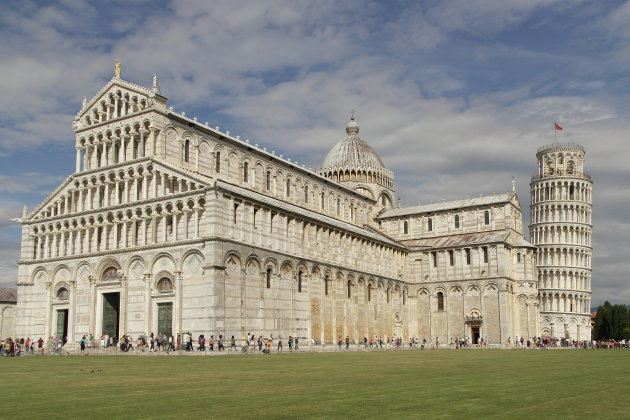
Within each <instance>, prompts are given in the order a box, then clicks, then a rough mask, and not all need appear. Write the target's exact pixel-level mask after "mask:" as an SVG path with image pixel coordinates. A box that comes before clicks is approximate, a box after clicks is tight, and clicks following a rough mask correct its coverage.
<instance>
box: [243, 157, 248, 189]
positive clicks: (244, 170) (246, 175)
mask: <svg viewBox="0 0 630 420" xmlns="http://www.w3.org/2000/svg"><path fill="white" fill-rule="evenodd" d="M248 181H249V163H247V162H245V163H243V182H244V183H246V184H247V182H248Z"/></svg>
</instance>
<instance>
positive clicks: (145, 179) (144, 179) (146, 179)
mask: <svg viewBox="0 0 630 420" xmlns="http://www.w3.org/2000/svg"><path fill="white" fill-rule="evenodd" d="M149 178H150V177H149V175H147V174H146V173H145V174H143V177H142V199H143V200H147V199H148V198H149V192H148V191H149V186H148V184H149Z"/></svg>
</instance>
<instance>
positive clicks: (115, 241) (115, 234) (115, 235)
mask: <svg viewBox="0 0 630 420" xmlns="http://www.w3.org/2000/svg"><path fill="white" fill-rule="evenodd" d="M118 225H119V223H112V225H111V226H112V229H114V246H113V247H112V248H113V249H118Z"/></svg>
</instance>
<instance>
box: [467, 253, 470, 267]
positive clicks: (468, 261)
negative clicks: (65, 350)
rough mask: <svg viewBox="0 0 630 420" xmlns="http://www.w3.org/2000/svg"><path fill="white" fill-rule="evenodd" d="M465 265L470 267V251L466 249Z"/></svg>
mask: <svg viewBox="0 0 630 420" xmlns="http://www.w3.org/2000/svg"><path fill="white" fill-rule="evenodd" d="M466 264H467V265H470V249H466Z"/></svg>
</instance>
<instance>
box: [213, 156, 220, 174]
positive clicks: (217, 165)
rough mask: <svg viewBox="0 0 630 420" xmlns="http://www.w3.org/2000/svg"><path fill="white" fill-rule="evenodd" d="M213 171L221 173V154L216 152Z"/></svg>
mask: <svg viewBox="0 0 630 420" xmlns="http://www.w3.org/2000/svg"><path fill="white" fill-rule="evenodd" d="M214 171H215V172H216V173H220V172H221V152H216V153H215V154H214Z"/></svg>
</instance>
